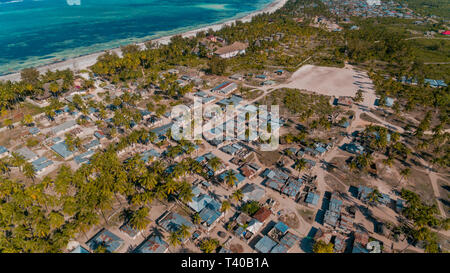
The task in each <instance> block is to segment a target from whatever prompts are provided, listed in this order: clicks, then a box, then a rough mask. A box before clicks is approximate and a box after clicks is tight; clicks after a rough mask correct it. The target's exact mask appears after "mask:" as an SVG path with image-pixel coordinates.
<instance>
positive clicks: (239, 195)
mask: <svg viewBox="0 0 450 273" xmlns="http://www.w3.org/2000/svg"><path fill="white" fill-rule="evenodd" d="M243 197H244V194H243V193H242V191H241V190H236V191H234V192H233V193H232V194H231V198H232V199H233V200H235V201H236V202H239V201H241V200H242V198H243Z"/></svg>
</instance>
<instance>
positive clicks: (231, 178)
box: [225, 170, 238, 187]
mask: <svg viewBox="0 0 450 273" xmlns="http://www.w3.org/2000/svg"><path fill="white" fill-rule="evenodd" d="M237 181H238V180H237V178H236V175H235V174H234V172H233V171H232V170H228V171H227V174H226V175H225V182H226V183H227V185H228V186H230V187H233V186H235V185H236V182H237Z"/></svg>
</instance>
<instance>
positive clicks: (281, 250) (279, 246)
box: [270, 244, 288, 253]
mask: <svg viewBox="0 0 450 273" xmlns="http://www.w3.org/2000/svg"><path fill="white" fill-rule="evenodd" d="M287 251H288V249H287V247H286V246H285V245H283V244H277V245H276V246H275V247H274V248H272V250H271V251H270V253H287Z"/></svg>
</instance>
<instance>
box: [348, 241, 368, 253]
mask: <svg viewBox="0 0 450 273" xmlns="http://www.w3.org/2000/svg"><path fill="white" fill-rule="evenodd" d="M352 253H369V250H367V249H366V248H365V247H363V246H362V245H360V244H359V243H356V244H354V245H353V249H352Z"/></svg>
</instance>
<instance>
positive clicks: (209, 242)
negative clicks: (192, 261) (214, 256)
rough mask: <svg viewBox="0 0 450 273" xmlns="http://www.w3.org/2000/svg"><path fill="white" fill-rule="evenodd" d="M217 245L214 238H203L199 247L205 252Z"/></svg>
mask: <svg viewBox="0 0 450 273" xmlns="http://www.w3.org/2000/svg"><path fill="white" fill-rule="evenodd" d="M218 245H219V241H218V240H216V239H205V240H203V241H202V242H201V244H200V249H201V250H202V251H203V252H205V253H211V252H213V251H214V250H215V249H216V248H217V247H218Z"/></svg>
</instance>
